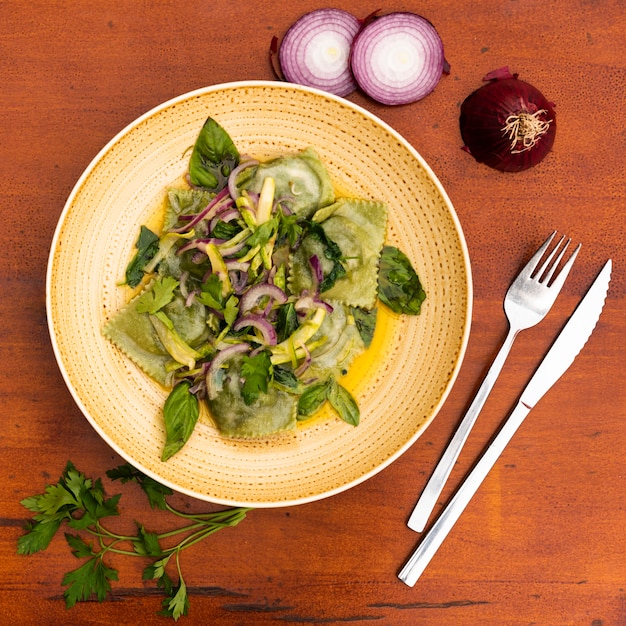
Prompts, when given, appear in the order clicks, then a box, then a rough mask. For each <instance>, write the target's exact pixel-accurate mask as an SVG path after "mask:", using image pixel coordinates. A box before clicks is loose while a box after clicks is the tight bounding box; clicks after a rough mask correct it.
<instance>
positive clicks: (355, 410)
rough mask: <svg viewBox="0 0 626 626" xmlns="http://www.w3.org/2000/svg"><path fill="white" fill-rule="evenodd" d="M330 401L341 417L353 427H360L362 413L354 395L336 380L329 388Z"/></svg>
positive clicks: (332, 381) (333, 380) (332, 380)
mask: <svg viewBox="0 0 626 626" xmlns="http://www.w3.org/2000/svg"><path fill="white" fill-rule="evenodd" d="M328 401H329V402H330V404H331V406H332V407H333V409H335V411H337V413H338V414H339V417H340V418H341V419H342V420H343V421H344V422H347V423H348V424H351V425H352V426H358V425H359V421H360V419H361V413H360V411H359V407H358V405H357V403H356V400H355V399H354V397H353V396H352V394H351V393H350V392H349V391H348V390H347V389H346V388H345V387H342V386H341V385H340V384H339V383H338V382H337V381H336V380H335V379H334V378H332V379H331V384H330V386H329V388H328Z"/></svg>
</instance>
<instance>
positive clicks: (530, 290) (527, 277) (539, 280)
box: [407, 231, 580, 532]
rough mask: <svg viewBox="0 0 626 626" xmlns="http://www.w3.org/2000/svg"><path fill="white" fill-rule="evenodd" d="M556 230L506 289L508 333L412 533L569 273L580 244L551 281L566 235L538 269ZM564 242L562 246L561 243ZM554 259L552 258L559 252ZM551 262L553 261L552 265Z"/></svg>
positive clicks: (420, 527)
mask: <svg viewBox="0 0 626 626" xmlns="http://www.w3.org/2000/svg"><path fill="white" fill-rule="evenodd" d="M555 235H556V231H555V232H553V233H552V234H551V235H550V237H548V239H547V240H546V241H545V243H544V244H543V245H542V246H541V247H540V248H539V250H537V252H536V253H535V254H534V255H533V257H532V258H531V259H530V261H528V263H527V264H526V266H525V267H524V269H522V271H521V272H520V273H519V275H518V276H517V278H516V279H515V280H514V281H513V283H512V284H511V286H510V287H509V289H508V291H507V293H506V296H505V298H504V312H505V314H506V317H507V319H508V322H509V331H508V333H507V336H506V338H505V339H504V342H503V344H502V347H501V348H500V351H499V352H498V354H497V355H496V358H495V359H494V361H493V363H492V365H491V367H490V368H489V371H488V372H487V375H486V376H485V379H484V381H483V383H482V385H481V386H480V388H479V390H478V392H477V393H476V396H475V397H474V400H473V401H472V404H471V405H470V407H469V409H468V410H467V413H466V414H465V417H464V418H463V420H462V421H461V423H460V425H459V427H458V429H457V431H456V433H455V434H454V437H453V438H452V440H451V441H450V443H449V445H448V447H447V449H446V451H445V452H444V454H443V456H442V457H441V460H440V461H439V463H438V465H437V467H436V468H435V471H434V472H433V474H432V476H431V477H430V480H429V481H428V483H427V484H426V487H425V488H424V491H423V492H422V495H421V496H420V499H419V500H418V502H417V504H416V505H415V508H414V509H413V513H412V514H411V517H410V518H409V521H408V522H407V525H408V527H409V528H411V529H412V530H415V531H417V532H422V531H423V530H424V527H425V526H426V522H427V521H428V518H429V516H430V514H431V512H432V510H433V508H434V507H435V504H436V502H437V499H438V498H439V495H440V494H441V491H442V489H443V486H444V484H445V482H446V480H447V479H448V476H449V475H450V472H451V471H452V467H453V465H454V463H455V462H456V460H457V458H458V456H459V453H460V452H461V448H462V447H463V445H464V444H465V441H466V440H467V437H468V435H469V433H470V430H471V429H472V427H473V426H474V423H475V422H476V418H477V417H478V414H479V413H480V411H481V409H482V408H483V405H484V404H485V401H486V400H487V397H488V396H489V393H490V392H491V389H492V388H493V386H494V384H495V382H496V379H497V378H498V375H499V374H500V371H501V370H502V366H503V365H504V362H505V360H506V358H507V356H508V355H509V352H510V351H511V347H512V345H513V341H514V340H515V337H517V335H518V333H519V332H520V331H522V330H524V329H526V328H530V327H531V326H535V325H536V324H538V323H539V322H540V321H541V320H542V319H543V318H544V317H545V316H546V314H547V313H548V311H549V310H550V309H551V307H552V305H553V304H554V301H555V300H556V297H557V296H558V294H559V291H561V288H562V287H563V283H565V279H566V278H567V275H568V274H569V271H570V269H571V268H572V265H573V264H574V260H575V259H576V256H577V254H578V251H579V250H580V244H579V245H578V246H577V248H576V249H575V250H574V252H573V253H572V254H571V256H570V257H569V259H568V260H567V262H566V263H565V264H564V265H563V268H562V269H561V270H560V272H559V273H558V274H557V276H556V277H555V278H554V280H552V278H553V276H554V273H555V271H556V269H557V267H558V266H559V263H560V262H561V259H562V258H563V255H564V254H565V251H566V250H567V248H568V246H569V244H570V241H571V240H570V239H567V241H565V236H563V237H561V239H560V241H559V242H558V244H557V245H556V246H555V247H554V249H553V250H552V252H550V254H549V255H548V256H547V257H546V258H545V260H544V262H543V264H542V265H541V267H539V263H540V262H541V260H542V259H543V257H544V255H545V253H546V250H547V249H548V247H549V246H550V244H551V242H552V240H553V239H554V236H555ZM564 241H565V243H563V242H564ZM559 249H560V252H559V253H558V256H557V257H556V259H555V258H554V257H555V255H556V254H557V252H558V251H559ZM553 261H554V262H553Z"/></svg>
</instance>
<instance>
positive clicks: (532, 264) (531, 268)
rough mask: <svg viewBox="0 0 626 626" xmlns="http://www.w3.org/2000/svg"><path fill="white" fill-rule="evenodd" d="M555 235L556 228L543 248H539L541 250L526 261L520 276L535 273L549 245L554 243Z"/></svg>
mask: <svg viewBox="0 0 626 626" xmlns="http://www.w3.org/2000/svg"><path fill="white" fill-rule="evenodd" d="M555 235H556V230H555V231H554V232H553V233H552V234H551V235H550V236H549V237H548V238H547V239H546V240H545V242H544V243H543V244H542V246H541V248H539V250H537V252H535V254H533V256H532V257H531V258H530V260H529V261H528V263H526V265H525V266H524V268H523V269H522V271H521V272H520V276H522V275H523V276H524V277H530V276H531V275H532V274H534V273H535V269H536V268H537V265H538V264H539V261H541V258H542V257H543V255H544V253H545V251H546V250H547V249H548V246H549V245H550V244H551V243H552V240H553V239H554V236H555Z"/></svg>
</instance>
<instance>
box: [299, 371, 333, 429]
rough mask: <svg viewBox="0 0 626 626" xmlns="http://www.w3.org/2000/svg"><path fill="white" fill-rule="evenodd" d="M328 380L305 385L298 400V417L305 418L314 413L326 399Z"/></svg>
mask: <svg viewBox="0 0 626 626" xmlns="http://www.w3.org/2000/svg"><path fill="white" fill-rule="evenodd" d="M328 387H329V381H328V380H325V381H324V382H322V383H316V384H314V385H311V386H310V387H307V388H306V389H305V390H304V392H303V393H302V395H301V396H300V399H299V400H298V419H302V418H304V419H306V418H307V417H311V416H312V415H313V414H314V413H316V412H317V411H318V410H319V409H320V408H321V407H322V405H323V404H324V402H326V400H327V399H328Z"/></svg>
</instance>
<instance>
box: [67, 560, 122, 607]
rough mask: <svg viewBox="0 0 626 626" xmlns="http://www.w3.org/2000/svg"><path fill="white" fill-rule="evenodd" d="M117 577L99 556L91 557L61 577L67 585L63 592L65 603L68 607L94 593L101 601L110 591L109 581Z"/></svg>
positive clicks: (87, 598) (113, 570) (115, 572)
mask: <svg viewBox="0 0 626 626" xmlns="http://www.w3.org/2000/svg"><path fill="white" fill-rule="evenodd" d="M117 579H118V574H117V570H115V569H113V568H110V567H107V566H106V565H105V564H104V563H103V562H102V559H100V558H99V557H93V558H91V559H89V560H88V561H86V562H85V563H83V564H82V565H81V566H80V567H78V568H76V569H75V570H72V571H71V572H68V573H67V574H65V576H64V577H63V583H62V584H63V585H66V586H67V587H68V588H67V589H66V590H65V591H64V593H63V595H64V596H65V605H66V606H67V608H68V609H69V608H71V607H73V606H74V605H75V604H76V602H78V601H79V600H89V598H90V597H91V595H92V594H94V593H95V594H96V597H97V598H98V600H99V601H100V602H102V601H103V600H104V599H105V598H106V594H107V593H108V592H109V591H111V585H110V583H109V581H110V580H117Z"/></svg>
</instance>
